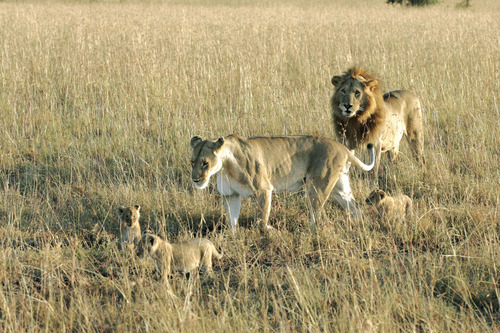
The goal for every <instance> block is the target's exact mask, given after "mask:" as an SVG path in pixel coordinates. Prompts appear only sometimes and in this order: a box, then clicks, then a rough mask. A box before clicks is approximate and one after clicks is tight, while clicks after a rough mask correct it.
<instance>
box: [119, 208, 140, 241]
mask: <svg viewBox="0 0 500 333" xmlns="http://www.w3.org/2000/svg"><path fill="white" fill-rule="evenodd" d="M140 210H141V206H139V205H135V206H131V207H123V206H122V207H120V208H118V213H119V215H120V221H121V223H120V232H121V235H120V244H121V248H122V250H125V249H132V250H133V249H134V247H136V246H137V245H138V244H139V240H140V239H141V226H140V224H139V217H140V216H141V214H140V213H139V211H140Z"/></svg>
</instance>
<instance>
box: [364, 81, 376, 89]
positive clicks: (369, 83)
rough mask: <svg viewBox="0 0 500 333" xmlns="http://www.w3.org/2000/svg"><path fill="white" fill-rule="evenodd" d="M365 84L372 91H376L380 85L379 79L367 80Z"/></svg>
mask: <svg viewBox="0 0 500 333" xmlns="http://www.w3.org/2000/svg"><path fill="white" fill-rule="evenodd" d="M365 86H366V87H367V88H368V89H370V90H371V91H374V90H375V88H377V86H378V81H377V80H370V81H368V82H366V84H365Z"/></svg>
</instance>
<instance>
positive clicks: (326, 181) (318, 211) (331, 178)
mask: <svg viewBox="0 0 500 333" xmlns="http://www.w3.org/2000/svg"><path fill="white" fill-rule="evenodd" d="M341 172H342V170H329V171H327V172H326V174H327V175H328V176H327V177H323V178H315V177H312V178H307V179H306V193H307V203H308V206H309V217H310V221H311V229H314V228H315V225H316V223H317V220H318V219H319V220H321V219H323V218H324V210H323V207H324V205H325V202H326V200H327V199H328V197H329V196H330V193H331V192H332V190H333V187H334V186H335V182H336V180H337V179H338V178H339V176H340V174H341Z"/></svg>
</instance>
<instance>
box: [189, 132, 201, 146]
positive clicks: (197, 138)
mask: <svg viewBox="0 0 500 333" xmlns="http://www.w3.org/2000/svg"><path fill="white" fill-rule="evenodd" d="M200 141H201V137H199V136H198V135H195V136H193V137H192V138H191V149H194V147H196V145H197V144H198V142H200Z"/></svg>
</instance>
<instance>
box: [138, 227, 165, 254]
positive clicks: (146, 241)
mask: <svg viewBox="0 0 500 333" xmlns="http://www.w3.org/2000/svg"><path fill="white" fill-rule="evenodd" d="M159 242H160V238H159V237H158V236H156V235H153V234H151V233H149V232H145V233H144V234H142V237H141V241H140V242H139V246H138V247H137V255H138V256H140V257H144V256H146V255H151V254H153V253H154V252H155V251H156V250H157V249H158V245H159Z"/></svg>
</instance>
